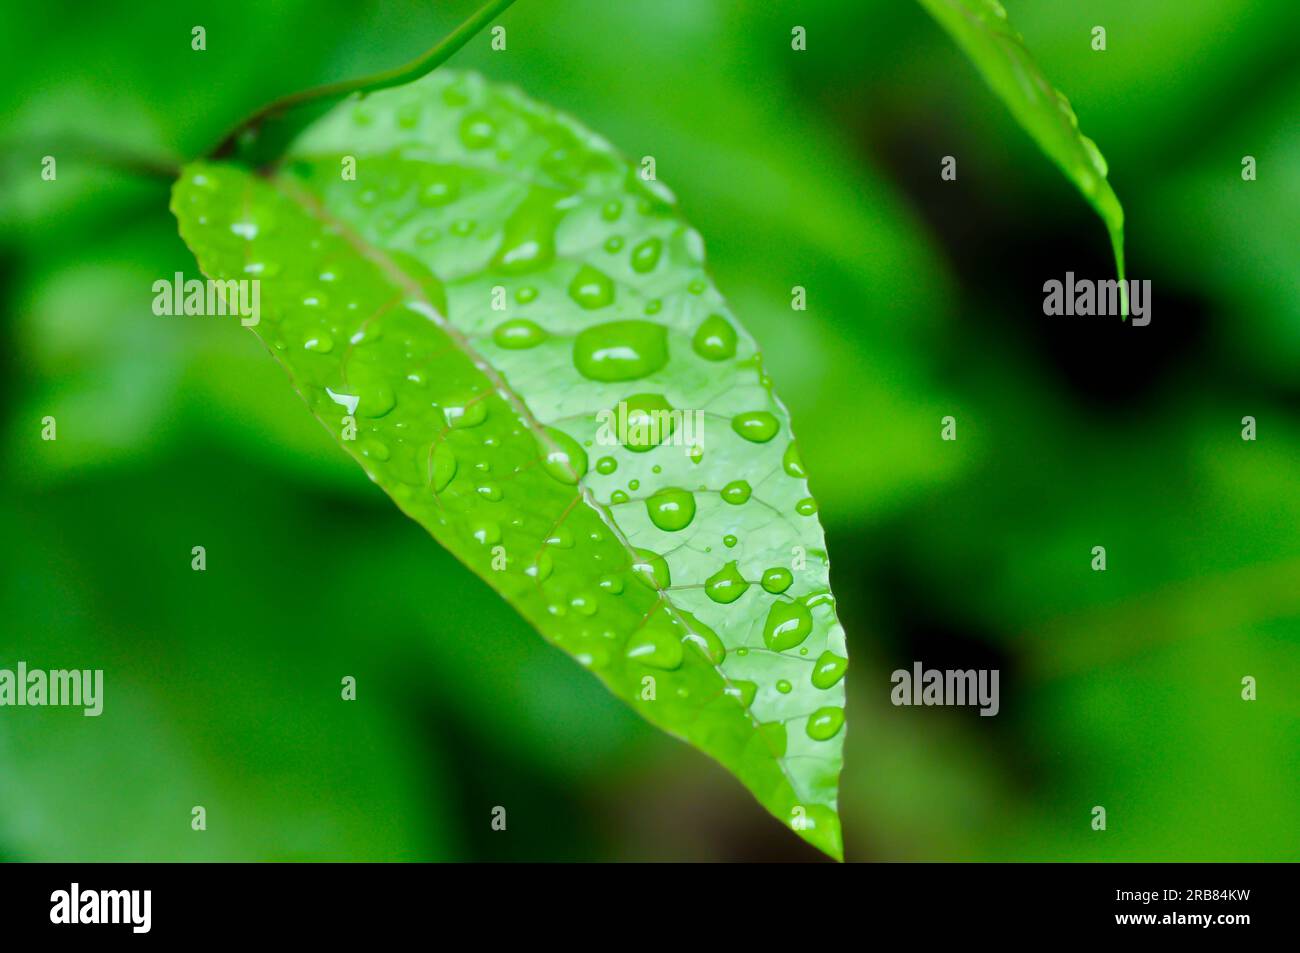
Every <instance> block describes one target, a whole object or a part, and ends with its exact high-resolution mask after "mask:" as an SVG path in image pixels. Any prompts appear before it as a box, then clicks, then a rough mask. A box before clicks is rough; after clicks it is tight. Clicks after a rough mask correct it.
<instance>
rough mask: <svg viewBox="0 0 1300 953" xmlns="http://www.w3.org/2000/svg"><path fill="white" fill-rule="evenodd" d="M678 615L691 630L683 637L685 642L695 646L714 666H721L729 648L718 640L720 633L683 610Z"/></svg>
mask: <svg viewBox="0 0 1300 953" xmlns="http://www.w3.org/2000/svg"><path fill="white" fill-rule="evenodd" d="M678 615H680V616H681V617H682V619H683V620H684V621H685V623H686V626H687V628H688V629H689V631H688V632H687V633H686V635H685V636H683V641H684V642H688V643H690V644H691V645H694V646H695V647H696V648H697V649H699V650H700V651H701V652H703V653H704V657H705V658H707V659H708V660H709V661H710V662H712V663H713V664H714V665H721V664H722V662H723V660H724V659H726V657H727V647H726V646H725V645H723V644H722V639H720V638H718V633H716V632H714V631H713V630H712V629H710V628H709V627H708V626H707V625H705V624H704V623H703V622H701V621H700V620H699V619H697V618H695V616H693V615H691V614H690V613H689V612H686V611H685V610H683V609H679V610H678Z"/></svg>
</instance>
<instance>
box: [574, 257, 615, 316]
mask: <svg viewBox="0 0 1300 953" xmlns="http://www.w3.org/2000/svg"><path fill="white" fill-rule="evenodd" d="M569 297H571V298H572V299H573V300H574V301H576V302H577V303H578V305H579V306H580V307H582V308H585V309H587V310H588V311H594V310H596V309H597V308H604V307H606V306H608V305H611V304H613V303H614V282H613V281H612V280H611V279H610V277H609V275H607V274H605V273H604V272H602V271H597V270H596V269H595V268H593V267H591V265H583V266H582V267H581V268H579V269H578V273H577V274H576V275H574V276H573V280H572V281H571V282H569ZM629 323H630V322H629Z"/></svg>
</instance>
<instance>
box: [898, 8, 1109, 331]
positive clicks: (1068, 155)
mask: <svg viewBox="0 0 1300 953" xmlns="http://www.w3.org/2000/svg"><path fill="white" fill-rule="evenodd" d="M920 3H921V5H922V6H923V7H925V8H926V10H928V11H929V12H930V15H931V16H933V17H934V18H935V20H937V21H938V22H939V25H940V26H942V27H943V28H944V29H945V30H947V31H948V33H949V35H950V36H952V38H953V40H955V41H956V43H957V45H958V46H960V47H961V48H962V50H963V51H964V52H965V54H966V55H967V56H968V57H969V58H970V61H971V62H972V63H974V64H975V68H976V69H978V70H979V71H980V75H982V76H983V77H984V79H985V81H986V82H987V83H988V84H989V86H990V87H991V88H992V89H993V92H995V93H997V95H998V98H999V99H1001V100H1002V102H1003V103H1005V104H1006V106H1007V108H1008V109H1009V110H1011V115H1012V116H1014V117H1015V119H1016V122H1018V123H1020V125H1021V127H1022V128H1023V129H1024V130H1025V132H1027V133H1029V135H1030V137H1031V138H1032V139H1033V140H1034V142H1036V143H1037V144H1038V148H1040V149H1042V150H1043V152H1044V153H1045V154H1046V155H1047V157H1048V158H1049V159H1051V160H1052V161H1053V162H1055V163H1056V165H1057V166H1058V167H1059V168H1060V170H1061V171H1062V172H1064V173H1065V177H1066V178H1068V179H1069V180H1070V181H1071V182H1073V183H1074V184H1075V186H1076V187H1077V188H1078V189H1079V191H1080V192H1082V193H1083V195H1084V197H1085V198H1086V199H1087V200H1088V202H1089V203H1090V204H1091V205H1092V207H1093V209H1095V210H1096V212H1097V214H1098V215H1100V216H1101V220H1102V222H1104V223H1105V225H1106V230H1107V231H1108V232H1109V233H1110V242H1111V248H1112V249H1113V251H1114V253H1115V270H1116V272H1117V273H1118V275H1119V280H1120V296H1121V302H1122V306H1123V311H1124V315H1125V317H1127V315H1128V288H1127V285H1125V284H1124V209H1123V207H1122V206H1121V205H1120V204H1119V197H1118V196H1116V195H1115V192H1114V190H1113V189H1112V188H1111V187H1110V182H1109V181H1108V180H1107V178H1106V175H1107V171H1108V170H1107V167H1106V159H1105V157H1103V156H1102V154H1101V150H1100V149H1098V148H1097V144H1096V143H1095V142H1093V141H1092V140H1091V139H1089V138H1088V137H1087V136H1085V135H1084V134H1083V133H1081V132H1080V131H1079V119H1078V117H1077V116H1075V114H1074V109H1073V108H1072V107H1071V106H1070V101H1069V100H1068V99H1066V98H1065V95H1064V94H1063V93H1062V92H1060V91H1059V90H1058V89H1056V88H1055V87H1054V86H1052V84H1051V83H1050V82H1048V79H1047V77H1046V75H1044V73H1043V71H1042V69H1041V68H1040V67H1039V65H1038V64H1037V63H1036V62H1035V61H1034V58H1033V56H1031V55H1030V53H1029V50H1028V49H1027V48H1026V47H1025V41H1024V38H1023V37H1021V35H1020V34H1019V33H1017V32H1016V31H1015V30H1014V29H1013V28H1012V27H1011V24H1010V22H1009V21H1008V19H1007V11H1006V10H1005V9H1004V8H1003V7H1002V4H1000V3H998V2H997V0H920Z"/></svg>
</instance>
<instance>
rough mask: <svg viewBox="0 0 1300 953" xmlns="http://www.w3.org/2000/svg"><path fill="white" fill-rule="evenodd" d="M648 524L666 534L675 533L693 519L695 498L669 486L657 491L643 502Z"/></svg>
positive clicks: (686, 491) (684, 491)
mask: <svg viewBox="0 0 1300 953" xmlns="http://www.w3.org/2000/svg"><path fill="white" fill-rule="evenodd" d="M645 506H646V512H647V513H649V514H650V522H652V523H654V524H655V526H657V527H659V528H660V529H661V530H663V531H664V532H666V533H675V532H677V531H678V530H683V529H685V528H686V527H687V526H690V525H691V520H693V519H695V497H694V495H692V494H691V492H690V491H689V490H683V489H681V488H680V487H675V486H669V487H664V488H663V489H662V490H658V491H656V492H655V494H654V495H653V496H651V497H649V498H648V499H647V500H646V501H645Z"/></svg>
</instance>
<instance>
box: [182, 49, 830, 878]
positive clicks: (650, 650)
mask: <svg viewBox="0 0 1300 953" xmlns="http://www.w3.org/2000/svg"><path fill="white" fill-rule="evenodd" d="M353 158H355V161H356V177H355V181H353V180H351V179H350V178H349V177H348V176H347V175H345V172H346V171H347V170H348V168H349V161H350V160H351V159H353ZM643 168H644V167H643V166H642V165H641V164H638V165H636V166H632V165H630V164H629V163H628V162H627V161H626V160H625V159H624V158H622V157H621V156H620V155H618V154H617V153H616V152H615V151H614V149H613V148H612V147H611V146H610V145H609V144H608V143H607V142H605V141H604V140H603V139H601V138H599V137H598V136H596V135H594V134H592V133H590V132H588V131H586V130H585V129H583V128H582V127H581V126H579V125H578V124H577V123H576V122H574V121H573V120H572V119H570V118H568V117H566V116H563V115H560V114H558V113H556V112H554V111H553V110H551V109H549V108H547V107H545V106H542V105H539V104H537V103H534V102H532V101H530V100H528V99H527V98H525V97H524V96H523V95H521V94H520V93H518V92H517V91H515V90H513V89H510V88H504V87H497V86H493V85H490V84H488V83H486V82H485V81H484V80H482V79H481V78H480V77H478V76H476V75H473V74H461V73H455V72H450V71H439V72H438V73H436V74H434V75H432V76H429V77H427V78H426V79H424V80H421V81H420V82H418V83H415V84H412V85H410V86H406V87H402V88H400V89H394V90H389V91H385V92H382V93H378V94H375V95H372V96H370V97H368V98H366V99H364V100H362V101H360V102H350V103H346V104H343V105H341V106H340V107H338V108H337V109H336V110H334V111H333V112H332V113H331V114H330V115H328V116H326V117H325V118H323V119H322V120H321V121H319V122H318V123H317V124H316V125H314V126H313V127H312V128H310V129H308V130H307V131H306V133H304V135H303V136H302V137H301V138H300V139H299V140H298V141H297V143H296V144H295V145H294V147H293V148H292V149H291V150H290V153H289V155H288V156H287V157H286V159H285V160H284V161H283V163H282V164H281V165H280V166H279V167H277V168H275V169H272V170H269V171H266V172H265V173H258V174H255V173H253V172H250V171H249V170H247V169H244V168H242V167H240V166H238V165H233V164H226V163H213V162H199V163H195V164H193V165H191V166H189V167H187V168H186V169H185V170H184V171H183V173H182V176H181V178H180V180H179V181H178V182H177V184H176V187H175V190H174V193H173V199H172V209H173V211H174V212H175V214H176V217H177V219H178V220H179V222H180V230H181V234H182V236H183V237H184V239H185V241H186V242H187V243H188V245H189V246H190V248H191V249H192V250H193V251H194V252H195V255H196V256H197V258H198V260H199V264H200V266H201V267H202V269H203V271H204V272H205V273H206V274H207V275H208V276H209V277H210V278H214V279H223V280H224V279H232V278H246V279H259V280H260V281H261V285H260V307H261V315H260V317H261V320H260V323H258V324H257V325H256V327H255V328H254V330H255V331H256V333H257V334H258V335H259V336H260V337H261V338H262V340H263V341H264V342H265V343H266V344H267V346H268V347H269V348H270V349H271V351H272V353H273V354H274V355H275V356H276V358H277V359H278V360H279V361H280V362H281V364H283V365H284V367H285V368H286V370H287V371H288V372H289V374H290V375H291V377H292V378H293V381H294V384H295V386H296V387H297V389H298V390H299V392H300V393H301V394H302V396H303V397H304V399H305V400H306V401H307V404H308V406H309V407H310V408H311V409H312V411H313V412H314V413H315V414H316V415H317V416H318V417H319V418H320V420H321V421H322V423H324V425H325V426H326V427H327V429H329V430H330V432H332V433H333V434H334V435H335V436H336V437H337V438H339V439H340V442H341V443H342V446H343V447H344V448H345V449H346V450H347V451H348V452H349V453H351V454H352V455H353V456H354V457H356V459H357V460H358V462H360V463H361V465H362V467H363V468H364V469H365V470H366V472H367V473H368V474H369V476H370V477H371V479H372V480H373V481H374V482H376V483H377V484H379V486H380V487H381V488H382V489H383V490H384V491H385V492H387V493H388V494H389V495H390V496H391V497H392V498H393V499H394V501H395V502H396V503H397V504H398V506H399V507H401V508H402V510H403V511H404V512H406V513H407V514H408V515H409V516H411V517H412V518H413V519H415V520H417V521H418V522H419V523H420V524H421V525H423V526H424V527H425V528H426V529H428V531H429V532H430V533H431V534H432V535H433V536H434V537H435V538H436V539H437V540H438V541H439V542H441V543H442V544H443V545H444V546H446V547H447V548H448V549H449V550H450V551H451V552H452V553H453V554H455V555H456V556H457V557H458V558H459V559H460V560H461V561H462V562H464V563H465V564H466V565H467V566H468V567H469V568H470V569H472V570H473V571H474V572H475V573H477V574H478V575H479V576H481V577H482V578H483V579H485V580H486V581H487V582H488V583H489V584H490V585H491V586H492V587H493V588H494V589H495V590H496V591H497V592H499V593H500V594H501V595H502V596H503V597H504V598H505V599H506V600H508V601H509V602H510V603H511V604H512V605H513V606H514V607H515V608H516V609H517V610H518V611H519V612H520V614H521V615H523V616H524V617H525V618H526V619H527V620H528V621H529V622H530V623H532V625H533V626H535V627H536V628H537V629H538V631H539V632H541V633H542V635H543V636H545V637H546V638H547V639H548V640H549V641H551V642H552V643H553V644H555V645H557V646H559V647H560V648H562V649H563V650H564V651H566V652H567V653H569V654H570V655H571V656H573V657H574V658H575V659H577V660H578V661H579V662H580V663H581V664H583V665H584V666H586V667H587V668H589V669H590V670H591V671H592V672H593V673H594V674H595V675H596V676H597V677H598V678H600V679H601V680H602V681H603V682H604V683H605V685H606V686H608V687H609V689H610V690H611V691H613V692H614V693H615V694H616V695H618V696H619V697H620V698H622V699H623V700H624V701H626V702H627V703H628V704H629V705H631V706H632V707H633V708H635V709H636V710H637V711H638V712H640V713H641V714H642V715H643V716H645V717H646V718H647V719H648V720H650V721H651V722H653V723H654V724H655V725H658V726H659V727H660V728H662V729H663V730H665V731H668V732H670V733H672V734H674V735H677V736H679V737H681V738H683V739H685V740H686V741H688V742H689V743H691V744H692V745H694V746H695V747H697V748H699V749H700V750H702V751H704V752H706V753H708V754H709V755H711V756H712V757H714V758H716V759H717V760H718V761H719V762H721V763H722V764H723V765H724V766H726V767H727V769H729V770H730V771H731V772H732V773H733V774H735V775H736V776H737V777H738V778H739V779H740V780H741V781H742V782H743V783H744V784H745V785H746V787H748V788H749V790H750V791H751V792H752V793H753V794H754V796H755V797H756V798H757V799H758V800H759V801H760V802H761V803H762V804H763V805H764V806H765V807H766V808H767V809H768V810H769V811H771V812H772V813H773V814H774V815H775V816H776V817H777V818H779V819H780V820H782V821H783V822H785V823H786V824H787V825H789V826H790V827H792V828H793V829H794V830H796V831H797V832H798V833H799V834H800V836H802V837H803V838H804V839H805V840H807V841H809V842H810V843H812V844H814V845H815V846H817V847H818V848H820V849H821V850H823V851H825V852H826V853H828V854H830V855H831V856H833V857H836V858H839V857H841V856H842V852H843V849H842V844H841V836H840V827H839V818H838V815H837V813H836V810H837V805H836V802H837V787H838V778H839V773H840V767H841V751H842V747H843V739H844V730H843V718H844V682H843V671H844V665H845V664H846V663H845V656H846V651H845V644H844V631H843V629H842V627H841V626H840V625H839V623H838V620H837V619H836V615H835V606H834V601H833V599H832V597H831V595H830V589H829V581H828V571H829V570H828V563H827V557H826V550H825V542H824V538H823V534H822V529H821V526H820V523H819V522H818V519H817V516H816V505H815V503H814V502H813V500H812V497H811V495H810V493H809V490H808V485H807V482H806V481H805V479H804V472H803V466H802V464H801V463H800V461H799V457H798V453H797V451H796V449H795V444H794V442H793V437H792V434H791V431H790V423H789V419H788V415H787V413H786V411H785V408H784V407H783V406H782V405H781V403H780V402H779V401H778V400H777V399H776V397H775V396H774V395H773V393H772V389H771V381H770V380H769V379H768V377H767V376H766V374H765V372H764V370H763V365H762V361H761V358H760V355H759V353H758V349H757V347H756V346H755V343H754V341H753V340H752V339H751V338H750V337H749V335H748V334H747V333H746V332H745V331H744V329H743V328H742V327H741V326H740V325H739V323H738V322H737V321H736V319H735V317H734V316H733V315H732V314H731V312H730V311H729V309H728V308H727V305H726V303H725V302H724V301H723V299H722V296H721V295H720V294H719V293H718V291H717V290H716V289H715V288H714V287H713V284H712V282H711V281H710V280H709V278H708V275H707V273H706V271H705V267H704V247H703V240H702V239H701V237H700V235H699V234H698V233H697V232H696V231H694V230H693V229H692V228H690V227H689V226H688V225H686V224H685V223H684V222H683V221H682V219H681V218H680V216H679V215H678V213H677V211H676V208H675V200H674V198H673V197H672V195H671V193H670V192H669V191H668V190H667V189H666V188H665V187H664V186H662V185H661V184H660V183H658V182H657V181H654V180H653V179H647V178H643V175H642V172H643ZM229 320H231V321H232V323H233V321H234V319H233V318H232V319H229ZM655 414H658V416H657V417H656V416H653V415H655ZM647 419H651V420H655V421H658V422H663V423H665V424H667V425H668V426H665V427H664V428H663V429H661V430H660V431H659V433H658V434H646V433H643V432H640V431H638V429H637V425H638V423H644V422H645V421H646V420H647ZM353 421H354V422H355V427H356V432H355V439H348V437H349V436H352V434H351V433H350V432H349V423H350V422H353ZM620 425H623V426H620ZM653 437H657V438H658V440H657V442H656V440H655V439H650V438H653ZM691 438H696V440H695V441H694V442H695V443H696V446H692V442H693V441H692V439H691ZM340 555H344V556H345V555H346V554H329V555H328V558H331V559H334V558H338V557H339V556H340ZM322 556H323V558H324V557H325V554H322ZM376 598H383V596H382V594H378V593H377V594H376ZM429 611H430V612H432V613H436V612H438V611H439V607H438V606H437V605H431V606H430V607H429ZM464 638H465V639H467V640H473V639H474V638H475V635H474V633H473V632H472V631H471V632H466V633H464ZM482 664H483V665H485V666H490V665H492V664H493V659H492V658H491V657H490V656H489V655H487V654H485V656H484V658H483V659H482Z"/></svg>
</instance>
